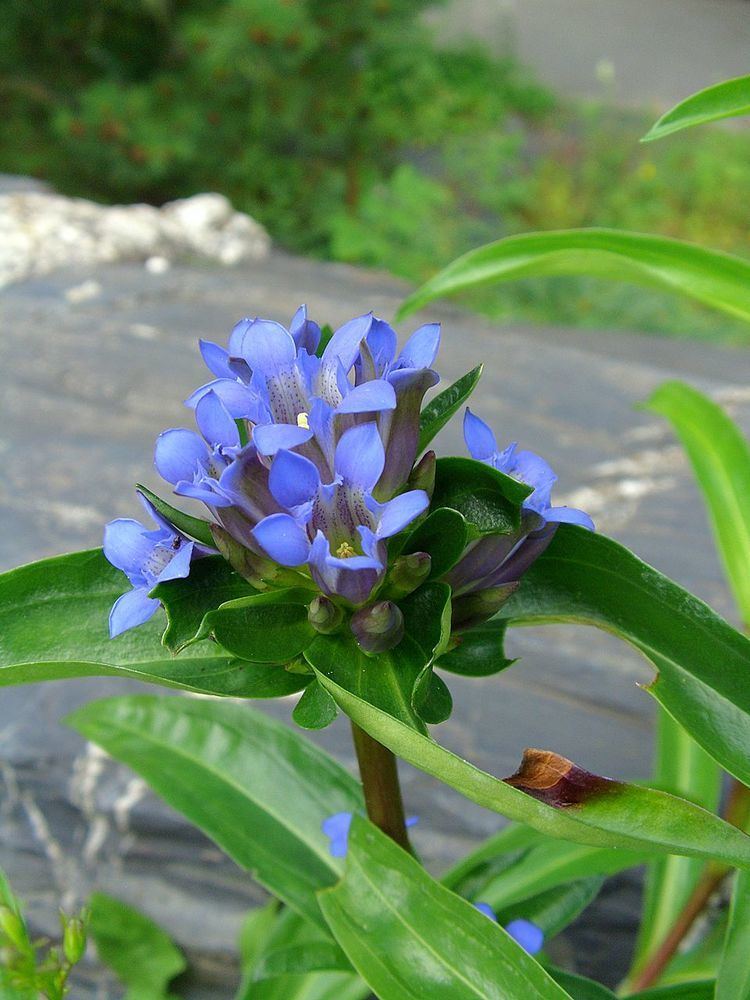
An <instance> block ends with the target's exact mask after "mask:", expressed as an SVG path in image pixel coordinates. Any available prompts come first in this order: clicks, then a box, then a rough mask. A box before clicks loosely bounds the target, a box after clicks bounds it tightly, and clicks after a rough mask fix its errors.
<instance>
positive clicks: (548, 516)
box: [542, 507, 596, 531]
mask: <svg viewBox="0 0 750 1000" xmlns="http://www.w3.org/2000/svg"><path fill="white" fill-rule="evenodd" d="M542 517H543V518H544V520H545V521H556V522H558V523H560V524H578V525H580V526H581V527H582V528H588V529H589V531H596V528H595V526H594V522H593V521H592V519H591V518H590V517H589V515H588V514H587V513H586V512H585V511H583V510H578V508H577V507H548V508H547V509H546V510H544V511H542Z"/></svg>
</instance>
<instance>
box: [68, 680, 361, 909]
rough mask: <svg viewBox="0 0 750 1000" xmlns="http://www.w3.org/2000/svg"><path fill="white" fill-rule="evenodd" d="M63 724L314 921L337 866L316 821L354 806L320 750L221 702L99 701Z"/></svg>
mask: <svg viewBox="0 0 750 1000" xmlns="http://www.w3.org/2000/svg"><path fill="white" fill-rule="evenodd" d="M67 722H68V723H69V724H70V725H71V726H73V728H74V729H76V730H78V732H80V733H81V734H82V735H83V736H85V737H86V739H89V740H91V741H93V742H94V743H97V744H99V745H100V746H101V747H103V748H104V749H105V750H107V752H108V753H110V754H111V755H112V756H113V757H115V758H116V759H117V760H119V761H122V762H123V763H125V764H128V765H129V766H130V767H132V768H133V770H134V771H136V772H137V773H138V774H140V775H141V776H142V777H144V778H145V779H146V781H148V783H149V785H150V786H151V787H152V788H153V789H154V791H156V792H157V793H158V794H159V795H160V796H161V797H162V798H163V799H164V800H165V801H166V802H167V803H168V804H169V805H171V806H172V807H173V808H174V809H177V810H178V811H179V812H181V813H182V814H183V815H184V816H186V817H187V819H189V820H190V821H191V822H192V823H194V824H195V825H196V826H197V827H199V828H200V829H201V830H203V831H204V833H206V834H207V835H208V836H209V837H211V839H212V840H214V841H215V842H216V843H217V844H218V845H219V847H221V848H222V849H223V850H225V851H226V853H227V854H228V855H229V856H230V857H231V858H233V859H234V861H236V862H237V864H238V865H240V866H241V867H243V868H246V869H248V870H249V871H250V872H251V873H252V875H253V876H254V877H255V878H256V879H257V880H258V881H259V882H260V883H261V884H262V885H264V886H265V887H266V888H267V889H268V890H269V891H270V892H272V893H273V894H274V895H276V896H278V897H279V899H281V900H283V901H284V902H285V903H287V904H288V905H289V906H291V907H292V908H293V909H295V910H297V911H298V912H299V913H302V914H304V915H305V916H307V917H308V918H309V919H310V920H313V921H317V922H320V921H321V916H320V912H319V910H318V905H317V902H316V898H315V892H316V891H317V890H318V889H320V888H321V887H322V886H326V885H330V884H331V883H332V882H333V881H334V880H335V878H336V874H337V871H338V865H339V863H338V861H337V860H336V859H334V858H332V857H331V855H330V851H329V843H328V840H327V838H326V837H325V836H324V834H323V832H322V830H321V823H322V822H323V820H324V819H326V817H328V816H330V815H332V814H333V813H337V812H344V811H349V812H353V811H356V810H357V809H361V808H362V799H361V793H360V788H359V785H358V783H357V782H356V781H355V780H354V778H352V777H351V776H350V775H349V774H348V773H347V772H346V771H345V770H344V768H343V767H341V766H340V765H339V764H338V763H336V761H334V760H333V759H332V758H330V757H328V755H327V754H325V753H323V751H322V750H319V749H318V748H317V747H315V746H313V745H312V744H310V743H309V742H308V741H307V740H304V739H303V738H302V737H301V736H300V735H299V734H298V733H296V732H294V731H293V730H291V729H289V728H288V727H286V726H283V725H281V724H280V723H278V722H275V721H273V720H272V719H270V718H268V717H267V716H265V715H263V714H262V713H261V712H254V711H252V710H251V709H249V708H248V707H247V706H245V705H234V704H229V703H226V702H214V701H193V700H191V699H187V698H154V697H149V696H145V695H141V696H135V697H127V698H109V699H106V700H105V701H98V702H93V703H91V704H88V705H85V706H84V707H83V708H81V709H78V710H77V711H76V712H74V713H73V714H72V715H71V716H69V717H68V719H67ZM291 803H293V805H294V808H293V809H292V808H290V804H291Z"/></svg>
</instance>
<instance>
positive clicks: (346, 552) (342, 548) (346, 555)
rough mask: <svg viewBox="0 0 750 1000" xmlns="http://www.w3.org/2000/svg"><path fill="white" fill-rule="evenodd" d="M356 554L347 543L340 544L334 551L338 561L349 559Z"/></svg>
mask: <svg viewBox="0 0 750 1000" xmlns="http://www.w3.org/2000/svg"><path fill="white" fill-rule="evenodd" d="M356 554H357V552H356V550H355V549H354V547H353V546H352V545H350V544H349V542H342V543H341V545H339V547H338V548H337V549H336V556H337V558H338V559H351V557H352V556H356Z"/></svg>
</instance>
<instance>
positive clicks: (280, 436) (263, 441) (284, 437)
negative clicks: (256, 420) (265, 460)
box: [253, 424, 313, 455]
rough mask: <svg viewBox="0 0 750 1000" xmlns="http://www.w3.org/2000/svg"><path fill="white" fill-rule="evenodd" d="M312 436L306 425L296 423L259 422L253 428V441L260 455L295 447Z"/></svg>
mask: <svg viewBox="0 0 750 1000" xmlns="http://www.w3.org/2000/svg"><path fill="white" fill-rule="evenodd" d="M312 436H313V432H312V431H311V430H310V429H309V428H308V427H297V426H296V424H261V425H259V426H258V427H255V428H254V429H253V442H254V443H255V447H256V448H257V449H258V451H259V452H260V454H261V455H275V454H276V452H277V451H281V449H282V448H286V449H289V448H297V447H299V445H301V444H304V443H305V441H309V440H310V438H311V437H312Z"/></svg>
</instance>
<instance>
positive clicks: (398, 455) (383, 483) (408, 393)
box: [377, 368, 439, 499]
mask: <svg viewBox="0 0 750 1000" xmlns="http://www.w3.org/2000/svg"><path fill="white" fill-rule="evenodd" d="M438 380H439V376H438V374H437V372H434V371H432V369H430V368H419V369H406V368H405V369H402V370H401V371H394V372H391V374H390V375H389V377H388V381H389V382H390V383H391V385H392V386H393V388H394V389H395V390H396V409H395V410H393V411H391V412H386V413H381V414H380V416H379V418H378V426H379V428H380V432H381V435H382V438H383V441H384V442H385V456H386V457H385V469H384V470H383V475H382V477H381V479H380V482H379V483H378V489H377V496H378V498H379V499H388V498H389V497H392V496H393V495H394V494H395V493H398V491H399V490H400V489H401V488H402V487H403V485H404V483H405V482H406V480H407V479H408V478H409V474H410V473H411V470H412V467H413V465H414V460H415V459H416V457H417V447H418V445H419V413H420V410H421V408H422V400H423V399H424V395H425V393H426V392H427V390H428V389H430V388H431V387H432V386H433V385H435V383H436V382H437V381H438Z"/></svg>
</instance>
